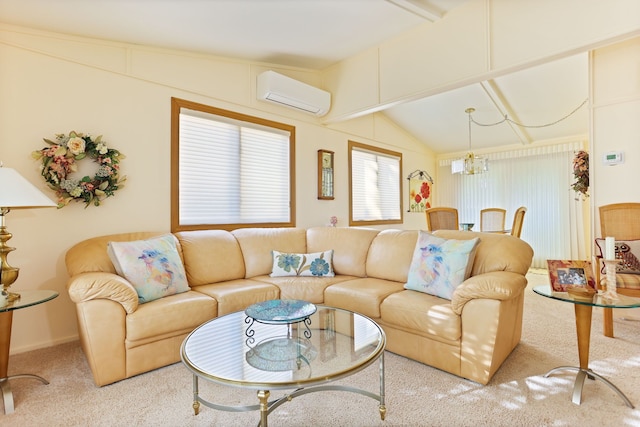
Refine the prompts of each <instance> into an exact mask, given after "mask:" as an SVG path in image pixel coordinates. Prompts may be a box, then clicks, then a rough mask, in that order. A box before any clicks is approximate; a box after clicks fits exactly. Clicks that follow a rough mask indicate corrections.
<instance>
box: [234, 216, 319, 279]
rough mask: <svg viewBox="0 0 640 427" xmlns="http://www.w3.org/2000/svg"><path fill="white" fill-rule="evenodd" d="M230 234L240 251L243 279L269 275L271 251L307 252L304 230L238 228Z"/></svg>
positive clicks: (271, 259)
mask: <svg viewBox="0 0 640 427" xmlns="http://www.w3.org/2000/svg"><path fill="white" fill-rule="evenodd" d="M231 233H232V234H233V236H234V237H235V238H236V240H237V241H238V243H239V244H240V249H241V250H242V256H243V258H244V266H245V278H250V277H256V276H262V275H265V274H271V267H272V266H273V256H272V254H271V251H274V250H275V251H279V252H288V253H306V252H307V250H306V246H307V244H306V233H305V230H304V228H292V227H285V228H239V229H237V230H233V231H232V232H231ZM329 249H331V248H329ZM316 252H318V251H316Z"/></svg>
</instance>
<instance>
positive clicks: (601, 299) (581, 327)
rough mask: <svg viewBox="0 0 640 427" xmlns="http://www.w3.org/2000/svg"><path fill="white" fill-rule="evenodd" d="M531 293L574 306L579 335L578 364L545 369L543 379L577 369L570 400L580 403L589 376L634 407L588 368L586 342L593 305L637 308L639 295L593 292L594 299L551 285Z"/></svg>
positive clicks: (616, 388)
mask: <svg viewBox="0 0 640 427" xmlns="http://www.w3.org/2000/svg"><path fill="white" fill-rule="evenodd" d="M533 292H535V293H536V294H538V295H542V296H543V297H547V298H551V299H555V300H557V301H563V302H568V303H571V304H574V306H575V316H576V331H577V334H578V358H579V360H580V366H558V367H557V368H553V369H552V370H550V371H549V372H547V373H546V374H545V375H544V376H545V378H547V377H548V376H549V375H551V374H553V373H555V372H557V371H567V370H569V371H577V372H578V374H577V375H576V382H575V383H574V385H573V398H572V402H573V403H575V404H576V405H579V404H580V402H582V387H583V386H584V380H585V379H586V378H589V379H590V380H594V379H595V380H599V381H602V382H603V383H605V384H606V385H607V386H608V387H609V388H610V389H612V390H613V391H615V392H616V393H617V394H618V396H620V397H621V398H622V400H624V403H625V404H626V405H627V406H628V407H629V408H632V409H633V408H634V406H633V404H632V403H631V401H630V400H629V399H628V398H627V396H625V394H624V393H623V392H622V391H621V390H620V389H619V388H618V387H616V386H615V385H614V384H613V383H612V382H611V381H609V380H607V379H606V378H604V377H603V376H601V375H598V374H596V373H595V372H593V371H592V370H591V369H590V368H589V344H590V341H591V314H592V311H593V307H604V308H637V307H640V298H632V297H627V296H624V295H619V297H618V298H617V299H615V300H613V299H610V298H606V297H605V296H604V295H603V294H600V293H598V294H596V295H594V297H593V299H591V300H585V299H582V298H576V297H574V296H573V295H571V294H569V293H568V292H554V291H552V290H551V286H550V285H541V286H536V287H534V288H533Z"/></svg>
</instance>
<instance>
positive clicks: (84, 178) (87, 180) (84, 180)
mask: <svg viewBox="0 0 640 427" xmlns="http://www.w3.org/2000/svg"><path fill="white" fill-rule="evenodd" d="M80 182H91V178H89V177H88V176H83V177H82V179H81V180H80Z"/></svg>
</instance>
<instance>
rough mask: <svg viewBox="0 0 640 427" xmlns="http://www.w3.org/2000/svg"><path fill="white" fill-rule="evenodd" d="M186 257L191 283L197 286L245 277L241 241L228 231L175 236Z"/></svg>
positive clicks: (205, 231)
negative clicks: (239, 242)
mask: <svg viewBox="0 0 640 427" xmlns="http://www.w3.org/2000/svg"><path fill="white" fill-rule="evenodd" d="M175 235H176V237H177V238H178V241H179V242H180V246H181V247H182V256H183V258H184V267H185V270H186V272H187V280H188V281H189V284H190V285H191V286H192V287H193V286H199V285H207V284H209V283H216V282H224V281H226V280H234V279H243V278H244V273H245V270H244V259H243V258H242V251H241V250H240V245H239V244H238V241H237V240H236V238H235V237H234V235H233V234H231V233H230V232H228V231H225V230H193V231H180V232H178V233H175Z"/></svg>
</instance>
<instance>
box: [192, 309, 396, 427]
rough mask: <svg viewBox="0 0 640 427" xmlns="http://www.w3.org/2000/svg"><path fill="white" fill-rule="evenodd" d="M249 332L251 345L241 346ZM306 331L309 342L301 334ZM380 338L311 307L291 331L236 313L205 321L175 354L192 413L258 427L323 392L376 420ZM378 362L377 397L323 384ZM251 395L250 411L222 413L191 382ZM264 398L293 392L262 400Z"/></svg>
mask: <svg viewBox="0 0 640 427" xmlns="http://www.w3.org/2000/svg"><path fill="white" fill-rule="evenodd" d="M247 327H251V328H252V331H253V332H252V336H253V337H254V338H255V341H254V340H247V339H246V338H247V336H246V329H247ZM306 330H309V331H310V334H305V331H306ZM385 343H386V338H385V335H384V332H383V330H382V329H381V328H380V326H378V325H377V324H376V323H375V322H374V321H373V320H371V319H369V318H368V317H366V316H363V315H361V314H357V313H353V312H350V311H347V310H342V309H338V308H332V307H326V306H321V305H319V306H317V310H316V311H315V312H314V313H313V314H312V315H310V316H309V321H308V322H298V323H291V324H278V323H276V324H273V323H259V322H255V323H252V324H251V326H248V323H247V315H246V314H245V313H244V312H236V313H231V314H228V315H225V316H221V317H218V318H215V319H213V320H210V321H208V322H206V323H204V324H202V325H201V326H199V327H198V328H196V329H195V330H194V331H193V332H192V333H191V334H189V335H188V336H187V338H185V340H184V342H183V343H182V347H181V349H180V357H181V358H182V362H183V363H184V365H185V366H186V367H187V368H188V369H189V370H190V371H191V372H192V374H193V409H194V412H195V414H196V415H197V414H198V412H199V410H200V404H203V405H205V406H208V407H210V408H213V409H217V410H222V411H232V412H239V411H256V410H259V411H260V423H259V425H260V426H261V427H267V417H268V415H269V414H270V413H271V412H272V411H273V410H274V409H276V408H277V407H278V406H280V405H282V404H283V403H285V402H288V401H290V400H291V399H293V398H294V397H296V396H301V395H304V394H307V393H312V392H316V391H326V390H339V391H347V392H352V393H358V394H361V395H364V396H368V397H371V398H372V399H375V400H377V401H378V402H379V405H378V410H379V412H380V418H381V419H383V420H384V418H385V414H386V407H385V403H384V348H385ZM375 361H379V364H380V369H379V377H380V393H379V394H376V393H373V392H370V391H367V390H362V389H359V388H355V387H350V386H347V385H339V384H331V383H332V382H334V381H336V380H339V379H342V378H346V377H349V376H350V375H353V374H355V373H356V372H359V371H361V370H363V369H364V368H366V367H368V366H370V365H371V364H372V363H374V362H375ZM199 379H205V380H208V381H212V382H215V383H218V384H223V385H228V386H232V387H240V388H245V389H254V390H257V395H258V401H259V403H258V404H255V405H247V406H226V405H221V404H218V403H214V402H211V401H208V400H206V399H204V398H203V397H202V396H200V394H199V390H198V381H199ZM272 390H293V391H291V392H288V393H286V394H285V395H284V396H282V397H280V398H277V399H273V400H270V399H269V396H270V391H272Z"/></svg>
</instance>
